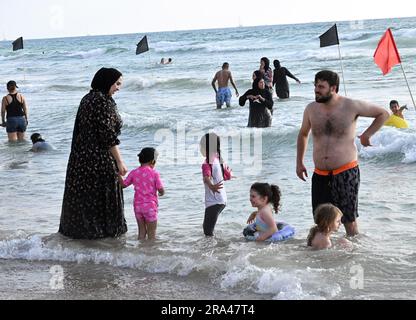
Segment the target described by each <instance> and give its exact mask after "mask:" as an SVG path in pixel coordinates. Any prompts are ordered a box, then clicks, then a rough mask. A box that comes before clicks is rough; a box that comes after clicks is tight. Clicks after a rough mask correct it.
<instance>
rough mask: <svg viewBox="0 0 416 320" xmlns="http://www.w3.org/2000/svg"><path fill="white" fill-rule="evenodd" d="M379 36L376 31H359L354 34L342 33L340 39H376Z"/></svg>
mask: <svg viewBox="0 0 416 320" xmlns="http://www.w3.org/2000/svg"><path fill="white" fill-rule="evenodd" d="M377 37H378V34H375V33H374V32H365V31H362V32H357V33H353V34H341V35H340V37H339V40H340V41H341V42H342V41H363V40H369V39H376V38H377Z"/></svg>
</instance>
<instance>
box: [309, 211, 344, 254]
mask: <svg viewBox="0 0 416 320" xmlns="http://www.w3.org/2000/svg"><path fill="white" fill-rule="evenodd" d="M341 218H342V212H341V210H340V209H338V208H337V207H336V206H334V205H332V204H330V203H326V204H322V205H320V206H319V207H318V208H317V209H316V211H315V223H316V226H314V227H313V228H312V229H311V230H310V232H309V236H308V247H312V248H313V249H317V250H321V249H329V248H332V241H331V234H332V233H334V232H336V231H338V229H339V227H340V226H341ZM338 244H340V245H347V246H350V245H351V243H350V242H349V241H348V240H347V239H341V240H340V241H339V243H338Z"/></svg>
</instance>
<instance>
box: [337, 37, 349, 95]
mask: <svg viewBox="0 0 416 320" xmlns="http://www.w3.org/2000/svg"><path fill="white" fill-rule="evenodd" d="M338 52H339V59H340V61H341V71H342V81H343V83H344V91H345V96H347V87H346V85H345V77H344V63H343V61H342V54H341V45H340V44H339V43H338Z"/></svg>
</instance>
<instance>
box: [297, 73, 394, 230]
mask: <svg viewBox="0 0 416 320" xmlns="http://www.w3.org/2000/svg"><path fill="white" fill-rule="evenodd" d="M339 82H340V81H339V76H338V74H336V73H335V72H332V71H329V70H323V71H320V72H318V73H317V74H316V75H315V102H313V103H310V104H309V105H308V106H307V107H306V110H305V112H304V116H303V123H302V127H301V129H300V131H299V135H298V142H297V166H296V174H297V176H298V177H299V179H301V180H303V181H306V177H308V171H307V169H306V167H305V164H304V157H305V153H306V149H307V146H308V140H309V134H310V132H311V131H312V135H313V160H314V163H315V173H314V175H313V178H312V208H313V211H312V212H313V213H315V210H316V209H317V208H318V206H319V205H320V204H323V203H332V204H333V205H335V206H337V207H338V208H339V209H340V210H341V211H342V213H343V214H344V215H343V218H342V222H343V224H344V227H345V230H346V231H347V235H348V236H355V235H357V234H358V222H357V218H358V216H359V215H358V191H359V187H360V168H359V165H358V152H357V146H356V144H355V138H356V136H357V135H356V129H357V120H358V118H359V117H360V116H361V117H369V118H375V120H374V121H373V123H372V124H371V125H370V126H369V127H368V128H367V129H366V130H365V131H364V132H363V133H362V134H361V136H360V137H359V138H360V141H361V144H362V145H363V146H364V147H369V146H371V143H370V138H371V137H372V136H373V135H374V134H375V133H376V132H377V131H378V130H379V129H380V128H381V127H382V126H383V124H384V122H385V121H386V120H387V118H388V117H389V114H388V112H387V111H386V110H384V108H381V107H378V106H375V105H373V104H370V103H367V102H364V101H360V100H353V99H350V98H346V97H342V96H340V95H339V94H338V92H339Z"/></svg>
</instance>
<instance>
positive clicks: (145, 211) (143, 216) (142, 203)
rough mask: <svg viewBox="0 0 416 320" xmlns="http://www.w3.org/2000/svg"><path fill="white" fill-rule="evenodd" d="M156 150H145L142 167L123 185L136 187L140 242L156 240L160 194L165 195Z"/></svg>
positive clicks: (143, 151) (135, 195)
mask: <svg viewBox="0 0 416 320" xmlns="http://www.w3.org/2000/svg"><path fill="white" fill-rule="evenodd" d="M158 155H159V154H158V152H157V151H156V150H155V149H154V148H144V149H143V150H142V151H141V152H140V154H139V155H138V156H139V161H140V164H141V166H140V167H139V168H137V169H135V170H133V171H132V172H130V174H129V175H128V177H127V179H126V180H122V179H121V180H122V181H121V182H122V183H121V185H122V186H123V187H124V188H127V187H129V186H131V185H133V186H134V190H135V194H134V204H133V205H134V213H135V215H136V220H137V224H138V226H139V240H145V239H146V237H147V238H148V239H149V240H154V239H156V229H157V220H158V195H157V194H158V193H159V196H163V195H164V194H165V190H164V187H163V183H162V181H161V180H160V175H159V172H157V171H156V170H155V169H154V168H155V165H156V160H157V157H158Z"/></svg>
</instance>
